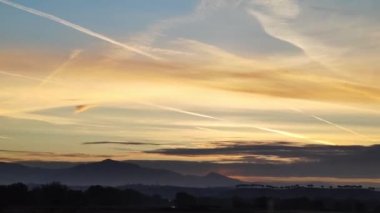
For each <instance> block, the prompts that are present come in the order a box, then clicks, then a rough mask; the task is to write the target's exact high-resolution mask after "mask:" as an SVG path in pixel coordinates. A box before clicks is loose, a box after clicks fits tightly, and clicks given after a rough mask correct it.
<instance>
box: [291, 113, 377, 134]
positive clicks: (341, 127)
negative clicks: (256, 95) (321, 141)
mask: <svg viewBox="0 0 380 213" xmlns="http://www.w3.org/2000/svg"><path fill="white" fill-rule="evenodd" d="M291 109H292V110H293V111H296V112H299V113H302V114H304V115H307V116H310V117H312V118H314V119H316V120H318V121H321V122H323V123H326V124H329V125H331V126H333V127H335V128H338V129H340V130H343V131H345V132H348V133H350V134H353V135H356V136H359V137H362V138H366V139H369V140H371V141H375V140H374V139H371V138H369V137H367V136H366V135H363V134H360V133H358V132H356V131H354V130H352V129H349V128H347V127H344V126H341V125H339V124H336V123H334V122H331V121H329V120H326V119H324V118H321V117H319V116H317V115H313V114H309V113H306V112H305V111H303V110H301V109H297V108H291Z"/></svg>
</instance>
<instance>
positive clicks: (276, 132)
mask: <svg viewBox="0 0 380 213" xmlns="http://www.w3.org/2000/svg"><path fill="white" fill-rule="evenodd" d="M139 103H140V104H143V105H148V106H153V107H157V108H160V109H164V110H169V111H173V112H178V113H182V114H187V115H192V116H196V117H201V118H207V119H212V120H216V121H222V122H230V123H233V122H231V121H228V120H224V119H220V118H217V117H214V116H210V115H205V114H201V113H196V112H191V111H187V110H183V109H178V108H174V107H169V106H163V105H158V104H153V103H141V102H139ZM248 127H250V128H253V129H258V130H261V131H264V132H270V133H274V134H278V135H282V136H287V137H291V138H297V139H303V140H308V141H313V142H318V143H324V144H327V143H328V144H333V143H330V142H326V141H323V142H322V141H320V140H314V139H312V138H309V137H307V136H305V135H301V134H296V133H292V132H288V131H283V130H278V129H273V128H267V127H262V126H258V125H249V126H248Z"/></svg>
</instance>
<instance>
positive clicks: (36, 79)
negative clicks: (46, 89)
mask: <svg viewBox="0 0 380 213" xmlns="http://www.w3.org/2000/svg"><path fill="white" fill-rule="evenodd" d="M0 75H6V76H10V77H14V78H21V79H25V80H30V81H38V82H42V81H43V79H42V78H36V77H32V76H27V75H22V74H17V73H12V72H8V71H4V70H0Z"/></svg>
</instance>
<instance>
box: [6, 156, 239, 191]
mask: <svg viewBox="0 0 380 213" xmlns="http://www.w3.org/2000/svg"><path fill="white" fill-rule="evenodd" d="M53 181H57V182H61V183H64V184H67V185H76V186H86V185H105V186H118V185H127V184H146V185H172V186H192V187H215V186H234V185H236V184H240V183H241V181H239V180H236V179H232V178H228V177H226V176H223V175H220V174H217V173H210V174H208V175H206V176H195V175H182V174H179V173H176V172H172V171H169V170H163V169H152V168H145V167H141V166H138V165H136V164H132V163H125V162H120V161H114V160H109V159H107V160H104V161H101V162H95V163H86V164H80V165H77V166H73V167H70V168H64V169H46V168H45V169H43V168H36V167H28V166H23V165H19V164H13V163H1V164H0V184H11V183H15V182H23V183H34V184H43V183H49V182H53Z"/></svg>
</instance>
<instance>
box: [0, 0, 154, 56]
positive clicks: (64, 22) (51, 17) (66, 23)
mask: <svg viewBox="0 0 380 213" xmlns="http://www.w3.org/2000/svg"><path fill="white" fill-rule="evenodd" d="M0 2H1V3H3V4H6V5H8V6H11V7H14V8H17V9H19V10H22V11H25V12H28V13H31V14H34V15H36V16H40V17H43V18H46V19H49V20H51V21H54V22H56V23H59V24H62V25H64V26H67V27H69V28H71V29H74V30H77V31H79V32H82V33H84V34H87V35H89V36H92V37H95V38H98V39H101V40H103V41H106V42H108V43H111V44H114V45H116V46H118V47H121V48H123V49H126V50H129V51H132V52H135V53H138V54H140V55H143V56H146V57H148V58H151V59H154V60H160V58H158V57H156V56H154V55H152V54H149V53H147V52H144V51H142V50H139V49H137V48H134V47H131V46H129V45H126V44H123V43H121V42H119V41H116V40H114V39H112V38H110V37H108V36H105V35H102V34H100V33H97V32H94V31H92V30H90V29H87V28H84V27H82V26H79V25H77V24H74V23H72V22H69V21H67V20H65V19H62V18H59V17H57V16H55V15H52V14H49V13H45V12H42V11H39V10H36V9H33V8H30V7H26V6H24V5H21V4H18V3H14V2H10V1H7V0H0Z"/></svg>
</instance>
